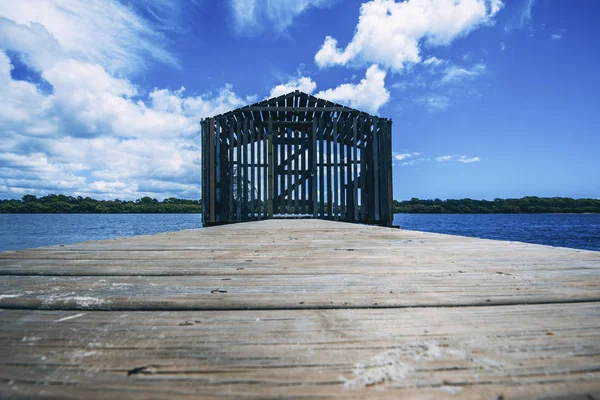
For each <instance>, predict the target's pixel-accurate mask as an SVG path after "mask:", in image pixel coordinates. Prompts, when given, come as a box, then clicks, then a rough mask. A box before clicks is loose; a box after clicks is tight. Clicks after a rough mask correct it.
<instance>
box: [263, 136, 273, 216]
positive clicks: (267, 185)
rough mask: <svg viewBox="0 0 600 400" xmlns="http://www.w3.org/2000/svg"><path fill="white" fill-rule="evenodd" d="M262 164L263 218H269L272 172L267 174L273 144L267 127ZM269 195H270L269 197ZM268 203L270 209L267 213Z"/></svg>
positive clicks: (271, 161) (271, 212) (270, 163)
mask: <svg viewBox="0 0 600 400" xmlns="http://www.w3.org/2000/svg"><path fill="white" fill-rule="evenodd" d="M263 146H264V148H263V163H264V164H265V166H264V169H263V172H264V174H265V175H264V177H263V178H264V179H263V180H264V184H263V186H264V187H263V189H264V195H263V199H264V200H263V201H264V218H271V217H272V216H273V194H272V191H273V171H271V172H269V168H272V166H273V160H271V157H273V149H272V146H273V143H272V142H271V135H270V128H269V127H268V126H267V130H266V132H265V131H263ZM269 193H271V195H269ZM269 201H270V206H271V209H270V211H269Z"/></svg>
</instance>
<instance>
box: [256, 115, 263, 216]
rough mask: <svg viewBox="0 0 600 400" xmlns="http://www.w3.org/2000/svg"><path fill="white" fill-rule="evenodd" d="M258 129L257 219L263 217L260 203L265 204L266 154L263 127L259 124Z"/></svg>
mask: <svg viewBox="0 0 600 400" xmlns="http://www.w3.org/2000/svg"><path fill="white" fill-rule="evenodd" d="M255 129H256V162H257V164H258V167H257V174H256V181H257V182H256V195H257V199H256V202H257V210H256V219H262V218H261V217H262V212H261V211H260V210H261V209H260V205H261V204H262V206H263V207H264V206H265V203H264V198H263V196H262V172H263V164H264V155H263V151H262V149H263V144H262V136H263V128H262V126H261V125H260V124H259V125H258V126H257V127H255Z"/></svg>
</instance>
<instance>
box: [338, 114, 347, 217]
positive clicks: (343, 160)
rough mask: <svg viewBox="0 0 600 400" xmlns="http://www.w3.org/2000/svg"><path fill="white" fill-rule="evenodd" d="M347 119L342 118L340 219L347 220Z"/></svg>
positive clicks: (340, 137) (340, 134) (340, 127)
mask: <svg viewBox="0 0 600 400" xmlns="http://www.w3.org/2000/svg"><path fill="white" fill-rule="evenodd" d="M346 121H347V120H346V119H345V118H343V119H342V118H340V124H339V131H340V132H339V141H340V219H341V220H342V221H345V220H346V210H347V207H346V190H347V189H346V182H345V181H346V169H347V168H348V162H347V160H346V147H345V144H346Z"/></svg>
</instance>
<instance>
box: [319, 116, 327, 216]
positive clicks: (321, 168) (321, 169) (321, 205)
mask: <svg viewBox="0 0 600 400" xmlns="http://www.w3.org/2000/svg"><path fill="white" fill-rule="evenodd" d="M318 141H319V216H320V217H321V218H324V217H325V190H326V189H325V176H324V164H325V135H324V124H323V118H319V136H318Z"/></svg>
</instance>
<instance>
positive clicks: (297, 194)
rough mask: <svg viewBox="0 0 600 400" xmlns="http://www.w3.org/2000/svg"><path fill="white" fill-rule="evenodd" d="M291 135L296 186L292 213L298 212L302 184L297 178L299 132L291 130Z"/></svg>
mask: <svg viewBox="0 0 600 400" xmlns="http://www.w3.org/2000/svg"><path fill="white" fill-rule="evenodd" d="M292 135H293V137H294V151H293V154H294V157H295V158H294V187H295V188H296V189H295V190H294V209H293V214H300V208H299V201H298V200H299V197H300V191H301V187H302V184H301V183H300V181H299V179H300V173H301V170H300V157H301V156H302V153H300V132H297V131H294V132H292Z"/></svg>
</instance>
